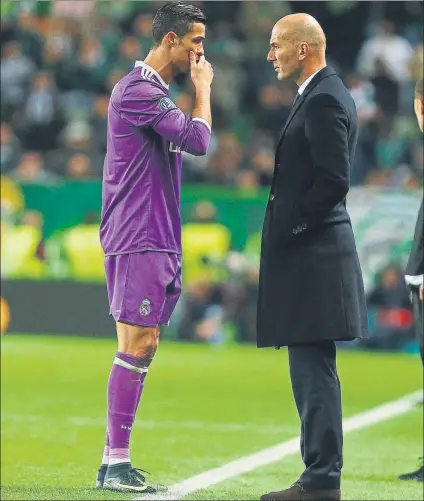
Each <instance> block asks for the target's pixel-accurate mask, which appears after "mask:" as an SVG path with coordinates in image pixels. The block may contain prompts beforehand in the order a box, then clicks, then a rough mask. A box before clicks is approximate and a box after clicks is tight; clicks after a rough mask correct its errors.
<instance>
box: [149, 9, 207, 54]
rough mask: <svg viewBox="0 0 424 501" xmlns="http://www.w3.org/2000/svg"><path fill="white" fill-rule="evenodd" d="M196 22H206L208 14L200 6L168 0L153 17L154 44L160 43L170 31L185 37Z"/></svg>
mask: <svg viewBox="0 0 424 501" xmlns="http://www.w3.org/2000/svg"><path fill="white" fill-rule="evenodd" d="M194 23H202V24H206V16H205V14H203V12H202V11H201V10H200V9H199V8H198V7H195V6H194V5H190V4H186V3H183V2H167V3H166V4H165V5H162V7H161V8H160V9H159V10H158V11H157V12H156V15H155V17H154V19H153V23H152V36H153V44H154V45H155V46H157V45H159V44H160V43H161V42H162V40H163V37H164V36H165V35H166V34H167V33H169V32H170V31H173V32H174V33H176V34H177V35H178V36H179V37H183V36H184V35H186V34H187V33H188V32H189V31H190V30H191V28H192V26H193V24H194Z"/></svg>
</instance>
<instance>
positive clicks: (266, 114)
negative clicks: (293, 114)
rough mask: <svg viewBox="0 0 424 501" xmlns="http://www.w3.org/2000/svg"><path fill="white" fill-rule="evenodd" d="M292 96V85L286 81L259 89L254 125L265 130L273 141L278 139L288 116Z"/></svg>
mask: <svg viewBox="0 0 424 501" xmlns="http://www.w3.org/2000/svg"><path fill="white" fill-rule="evenodd" d="M293 98H294V91H293V87H292V86H291V85H290V84H287V83H286V82H285V83H283V84H282V85H276V84H267V85H263V86H262V87H261V88H260V89H259V105H258V107H257V110H256V112H255V117H256V119H255V126H256V127H257V128H258V129H260V130H262V131H265V132H267V133H268V134H269V135H270V136H271V137H273V138H274V141H275V142H277V141H278V140H279V139H280V135H281V131H282V129H283V126H284V124H285V123H286V121H287V119H288V117H289V114H290V110H291V107H292V104H293Z"/></svg>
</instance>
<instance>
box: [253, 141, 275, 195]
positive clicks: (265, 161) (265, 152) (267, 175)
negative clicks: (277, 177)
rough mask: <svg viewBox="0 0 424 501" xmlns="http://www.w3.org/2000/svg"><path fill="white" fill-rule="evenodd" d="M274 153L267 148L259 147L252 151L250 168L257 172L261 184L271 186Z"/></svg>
mask: <svg viewBox="0 0 424 501" xmlns="http://www.w3.org/2000/svg"><path fill="white" fill-rule="evenodd" d="M274 159H275V154H274V152H273V151H272V150H270V149H267V148H259V149H257V150H256V151H255V152H254V155H253V158H252V160H251V168H252V170H253V171H254V172H256V173H257V175H258V178H259V184H260V185H261V186H271V182H272V177H273V175H274Z"/></svg>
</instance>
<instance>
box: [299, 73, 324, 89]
mask: <svg viewBox="0 0 424 501" xmlns="http://www.w3.org/2000/svg"><path fill="white" fill-rule="evenodd" d="M322 69H323V68H321V70H322ZM321 70H318V71H316V72H315V73H314V74H312V75H311V76H310V77H308V78H307V79H306V80H305V81H304V82H303V84H302V85H300V86H299V89H298V91H297V93H298V94H299V96H301V95H302V94H303V91H304V90H305V89H306V87H307V86H308V84H309V82H310V81H311V80H312V79H313V78H314V76H315V75H316V74H317V73H319V72H320V71H321Z"/></svg>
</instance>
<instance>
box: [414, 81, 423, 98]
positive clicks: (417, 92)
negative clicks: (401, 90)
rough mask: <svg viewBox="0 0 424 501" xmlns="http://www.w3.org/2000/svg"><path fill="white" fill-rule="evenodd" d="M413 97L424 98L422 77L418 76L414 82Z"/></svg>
mask: <svg viewBox="0 0 424 501" xmlns="http://www.w3.org/2000/svg"><path fill="white" fill-rule="evenodd" d="M415 97H417V98H418V99H421V101H423V100H424V89H423V79H422V78H420V79H419V80H417V83H416V84H415Z"/></svg>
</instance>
